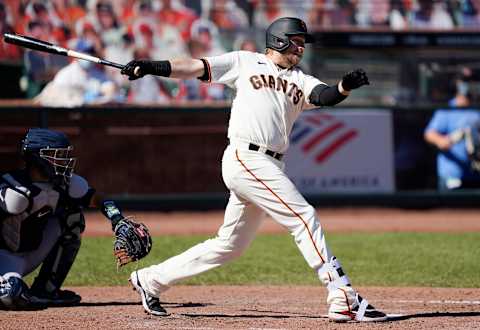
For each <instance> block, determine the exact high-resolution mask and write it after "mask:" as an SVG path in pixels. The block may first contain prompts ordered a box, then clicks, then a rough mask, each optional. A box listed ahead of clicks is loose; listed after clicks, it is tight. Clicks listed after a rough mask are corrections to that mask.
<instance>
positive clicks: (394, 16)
mask: <svg viewBox="0 0 480 330" xmlns="http://www.w3.org/2000/svg"><path fill="white" fill-rule="evenodd" d="M388 25H389V26H390V28H391V29H392V30H404V29H406V28H407V27H408V19H407V10H406V8H405V4H404V2H403V1H402V0H390V13H389V15H388Z"/></svg>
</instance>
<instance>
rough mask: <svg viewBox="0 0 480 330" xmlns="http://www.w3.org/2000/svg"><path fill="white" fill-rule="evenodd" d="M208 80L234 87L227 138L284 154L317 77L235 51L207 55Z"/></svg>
mask: <svg viewBox="0 0 480 330" xmlns="http://www.w3.org/2000/svg"><path fill="white" fill-rule="evenodd" d="M206 60H207V62H208V65H209V78H210V81H213V82H218V83H223V84H226V85H227V86H229V87H231V88H233V89H234V90H235V92H236V93H235V98H234V100H233V103H232V110H231V115H230V123H229V128H228V137H229V138H230V139H237V140H242V141H247V142H252V143H255V144H257V145H259V146H262V147H266V148H268V149H270V150H273V151H276V152H281V153H284V152H285V151H286V150H287V148H288V137H289V135H290V132H291V130H292V126H293V123H294V122H295V120H296V119H297V117H298V116H299V115H300V113H301V112H302V111H303V110H305V109H311V108H314V107H315V106H314V105H312V104H310V103H309V97H310V93H311V92H312V89H313V88H314V87H315V86H316V85H318V84H324V83H323V82H321V81H320V80H318V79H317V78H314V77H312V76H309V75H307V74H304V73H303V72H302V71H301V70H300V69H298V68H292V69H281V68H279V67H277V66H276V65H275V63H273V62H272V61H271V60H270V59H269V58H268V57H267V56H266V55H264V54H260V53H252V52H247V51H237V52H231V53H227V54H223V55H220V56H215V57H208V58H206Z"/></svg>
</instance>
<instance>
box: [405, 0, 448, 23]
mask: <svg viewBox="0 0 480 330" xmlns="http://www.w3.org/2000/svg"><path fill="white" fill-rule="evenodd" d="M411 27H413V28H427V29H452V28H453V27H454V24H453V20H452V17H451V16H450V14H449V13H448V12H447V10H446V7H445V4H444V3H442V2H439V1H431V0H418V8H417V9H416V10H414V11H413V16H412V22H411Z"/></svg>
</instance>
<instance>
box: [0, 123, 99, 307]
mask: <svg viewBox="0 0 480 330" xmlns="http://www.w3.org/2000/svg"><path fill="white" fill-rule="evenodd" d="M72 149H73V147H72V145H71V144H70V141H69V140H68V138H67V137H66V136H65V135H64V134H63V133H60V132H56V131H52V130H49V129H43V128H32V129H29V130H28V132H27V133H26V135H25V137H24V139H23V140H22V143H21V156H22V158H23V160H24V162H25V166H24V167H23V168H21V169H17V170H14V171H10V172H7V173H4V174H3V175H0V259H1V260H2V262H1V263H0V308H3V309H39V308H45V307H48V306H70V305H75V304H78V303H79V302H80V300H81V297H80V296H79V295H78V294H76V293H75V292H72V291H68V290H61V289H60V288H61V286H62V284H63V282H64V280H65V278H66V277H67V274H68V272H69V271H70V269H71V267H72V265H73V263H74V261H75V257H76V255H77V253H78V250H79V249H80V243H81V234H82V232H83V231H84V229H85V220H84V216H83V209H84V208H85V207H87V206H88V205H89V204H90V201H91V199H92V196H93V194H94V192H95V190H94V189H92V188H91V187H90V186H89V185H88V182H87V181H86V180H85V179H84V178H83V177H81V176H79V175H76V174H74V173H73V170H74V167H75V162H76V158H74V157H72V155H71V153H72ZM39 265H41V268H40V272H39V274H38V276H37V277H36V278H35V280H34V281H33V284H32V286H31V288H28V287H27V285H26V284H25V283H24V281H23V277H24V276H25V275H27V274H29V273H31V272H32V271H33V270H34V269H36V268H37V267H38V266H39Z"/></svg>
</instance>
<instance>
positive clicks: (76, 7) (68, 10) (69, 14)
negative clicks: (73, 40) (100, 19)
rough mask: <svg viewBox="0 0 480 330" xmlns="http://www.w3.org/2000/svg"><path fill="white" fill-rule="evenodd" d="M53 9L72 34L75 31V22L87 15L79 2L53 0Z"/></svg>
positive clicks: (75, 0)
mask: <svg viewBox="0 0 480 330" xmlns="http://www.w3.org/2000/svg"><path fill="white" fill-rule="evenodd" d="M51 8H52V11H53V13H54V15H55V16H56V17H58V19H59V20H60V21H61V22H62V23H63V24H64V26H65V28H66V29H67V30H68V31H69V33H70V34H71V33H73V31H75V22H77V21H78V20H79V19H80V18H82V17H84V16H85V15H86V14H87V12H86V11H85V8H83V7H82V6H81V5H80V4H79V0H52V1H51Z"/></svg>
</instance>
